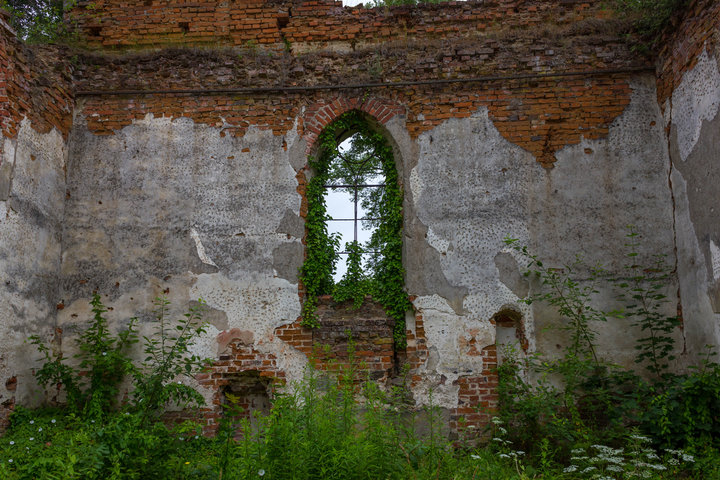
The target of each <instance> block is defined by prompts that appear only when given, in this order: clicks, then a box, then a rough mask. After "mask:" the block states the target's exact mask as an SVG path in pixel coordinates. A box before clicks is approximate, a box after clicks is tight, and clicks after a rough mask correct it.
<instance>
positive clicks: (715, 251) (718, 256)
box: [710, 240, 720, 280]
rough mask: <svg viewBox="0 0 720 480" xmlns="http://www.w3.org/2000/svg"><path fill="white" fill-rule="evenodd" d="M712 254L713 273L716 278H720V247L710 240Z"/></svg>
mask: <svg viewBox="0 0 720 480" xmlns="http://www.w3.org/2000/svg"><path fill="white" fill-rule="evenodd" d="M710 256H711V257H712V273H713V279H714V280H720V248H718V246H717V245H715V242H713V241H712V240H710Z"/></svg>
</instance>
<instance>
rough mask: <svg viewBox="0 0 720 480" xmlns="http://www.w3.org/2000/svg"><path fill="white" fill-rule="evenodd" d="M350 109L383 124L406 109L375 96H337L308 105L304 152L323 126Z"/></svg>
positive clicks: (316, 137) (308, 151) (309, 149)
mask: <svg viewBox="0 0 720 480" xmlns="http://www.w3.org/2000/svg"><path fill="white" fill-rule="evenodd" d="M350 110H359V111H361V112H365V113H367V114H368V115H370V116H371V117H373V118H374V119H375V120H377V121H378V122H379V123H380V124H381V125H385V124H386V123H387V122H389V121H390V120H391V119H392V118H393V117H395V115H404V114H405V111H406V110H405V107H404V106H402V105H400V104H398V103H397V102H395V101H393V100H390V99H388V98H382V97H377V96H368V97H362V98H360V97H350V98H348V97H344V96H338V97H336V98H335V99H333V100H328V101H321V102H317V103H315V104H313V105H311V106H310V107H308V108H307V109H306V110H305V115H304V116H303V125H304V137H305V140H306V142H307V147H306V148H305V153H306V154H308V155H309V154H310V153H311V152H312V151H313V148H314V146H315V142H316V140H317V139H318V137H319V136H320V133H321V132H322V131H323V129H324V128H325V127H327V126H328V125H330V124H331V123H332V122H333V121H335V119H336V118H338V117H339V116H340V115H342V114H343V113H346V112H349V111H350Z"/></svg>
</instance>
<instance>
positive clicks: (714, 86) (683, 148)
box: [672, 50, 720, 161]
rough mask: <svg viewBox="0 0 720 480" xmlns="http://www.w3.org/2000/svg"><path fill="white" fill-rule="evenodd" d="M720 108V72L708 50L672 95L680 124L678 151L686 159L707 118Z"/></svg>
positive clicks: (702, 54) (674, 117)
mask: <svg viewBox="0 0 720 480" xmlns="http://www.w3.org/2000/svg"><path fill="white" fill-rule="evenodd" d="M719 107H720V71H718V65H717V62H715V61H713V59H711V58H710V56H709V55H708V53H707V51H706V50H703V51H702V53H701V54H700V56H698V59H697V64H696V65H695V67H693V69H692V70H690V71H688V72H686V73H685V75H683V79H682V82H680V85H679V86H678V87H677V88H676V89H675V90H674V91H673V94H672V123H673V124H674V125H675V126H676V127H677V129H678V130H677V139H678V150H679V151H680V158H681V159H682V160H683V161H685V160H686V159H687V157H688V155H690V152H692V150H693V147H694V146H695V144H696V143H697V141H698V139H699V138H700V130H701V128H702V123H703V121H705V120H712V119H713V118H715V115H717V113H718V108H719Z"/></svg>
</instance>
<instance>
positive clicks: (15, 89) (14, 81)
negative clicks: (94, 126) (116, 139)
mask: <svg viewBox="0 0 720 480" xmlns="http://www.w3.org/2000/svg"><path fill="white" fill-rule="evenodd" d="M0 29H1V30H2V35H0V69H1V70H0V78H1V79H2V87H1V89H0V93H1V94H2V96H0V108H1V109H2V110H0V121H1V122H2V123H1V126H2V133H3V136H4V137H5V138H15V137H16V136H17V132H18V129H19V128H20V122H21V120H22V119H23V118H24V117H27V118H28V119H29V120H30V121H31V122H32V124H33V128H35V129H36V130H37V131H38V132H41V133H46V132H48V131H50V130H51V129H52V128H56V129H57V130H58V131H59V132H61V133H62V134H63V136H67V134H68V132H69V131H70V126H71V125H72V111H73V103H74V99H73V93H74V92H73V86H72V70H71V65H70V62H69V61H67V60H65V57H66V56H67V54H66V50H63V49H58V48H55V47H45V46H36V47H32V48H31V47H28V46H25V45H24V44H23V43H22V42H21V41H20V40H18V39H17V38H16V36H15V32H14V31H13V30H12V28H11V27H10V26H9V24H8V23H7V13H6V12H4V11H3V12H2V14H0ZM61 59H62V60H61Z"/></svg>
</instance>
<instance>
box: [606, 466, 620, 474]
mask: <svg viewBox="0 0 720 480" xmlns="http://www.w3.org/2000/svg"><path fill="white" fill-rule="evenodd" d="M605 470H608V471H610V472H623V471H624V470H623V468H622V467H621V466H619V465H608V466H607V467H605Z"/></svg>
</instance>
